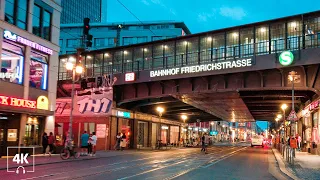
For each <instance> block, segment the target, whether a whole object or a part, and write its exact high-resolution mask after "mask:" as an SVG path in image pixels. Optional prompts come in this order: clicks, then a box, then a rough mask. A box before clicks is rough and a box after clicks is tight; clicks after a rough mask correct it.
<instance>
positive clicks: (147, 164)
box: [33, 147, 236, 180]
mask: <svg viewBox="0 0 320 180" xmlns="http://www.w3.org/2000/svg"><path fill="white" fill-rule="evenodd" d="M235 148H236V147H229V148H226V147H218V148H216V149H214V151H213V152H210V153H208V154H206V155H205V156H210V155H216V154H218V153H221V152H228V151H230V150H233V149H235ZM193 155H200V154H199V149H197V151H193V152H190V153H186V154H183V155H180V156H177V157H174V158H170V159H166V160H165V161H158V162H156V163H154V162H150V161H149V162H145V163H140V164H135V165H134V166H124V167H120V168H114V169H108V170H102V171H98V172H94V173H90V174H85V175H80V176H75V177H72V178H69V177H59V178H54V179H56V180H58V179H83V178H86V177H90V176H96V175H101V174H108V173H111V172H116V171H120V170H124V169H127V168H138V167H150V165H158V164H160V165H161V164H167V163H170V162H175V163H171V164H167V165H161V166H160V167H157V166H155V167H152V168H151V169H150V170H144V172H141V173H137V174H134V175H132V177H136V176H139V175H142V174H147V173H151V172H154V171H156V170H161V169H165V168H168V167H172V166H175V165H179V164H182V163H186V162H192V161H194V160H196V159H197V158H198V157H197V156H193ZM172 156H174V155H172ZM177 159H180V160H179V161H177ZM106 167H107V166H106ZM94 168H95V167H94ZM141 169H142V168H140V170H141ZM77 171H81V170H77ZM54 176H57V174H55V175H54ZM132 177H125V178H120V179H129V178H132ZM51 178H52V176H51ZM33 179H35V178H33Z"/></svg>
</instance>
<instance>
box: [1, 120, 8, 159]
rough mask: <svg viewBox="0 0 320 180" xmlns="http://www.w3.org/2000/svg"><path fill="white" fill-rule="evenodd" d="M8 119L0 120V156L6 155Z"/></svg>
mask: <svg viewBox="0 0 320 180" xmlns="http://www.w3.org/2000/svg"><path fill="white" fill-rule="evenodd" d="M5 125H6V121H4V120H0V157H1V156H6V147H7V141H6V137H7V130H6V127H5Z"/></svg>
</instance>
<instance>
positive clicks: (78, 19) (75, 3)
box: [61, 0, 107, 24]
mask: <svg viewBox="0 0 320 180" xmlns="http://www.w3.org/2000/svg"><path fill="white" fill-rule="evenodd" d="M61 6H62V13H61V24H73V23H82V22H83V18H90V19H91V22H96V23H102V22H107V0H62V2H61Z"/></svg>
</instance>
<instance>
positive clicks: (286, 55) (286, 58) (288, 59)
mask: <svg viewBox="0 0 320 180" xmlns="http://www.w3.org/2000/svg"><path fill="white" fill-rule="evenodd" d="M293 60H294V56H293V54H292V52H290V51H283V52H282V53H281V54H280V56H279V62H280V64H281V65H283V66H288V65H290V64H292V62H293Z"/></svg>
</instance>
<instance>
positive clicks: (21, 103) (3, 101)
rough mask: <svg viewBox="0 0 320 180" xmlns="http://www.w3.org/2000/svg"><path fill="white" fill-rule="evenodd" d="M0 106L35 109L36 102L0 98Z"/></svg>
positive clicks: (6, 97) (5, 97)
mask: <svg viewBox="0 0 320 180" xmlns="http://www.w3.org/2000/svg"><path fill="white" fill-rule="evenodd" d="M0 105H7V106H14V107H24V108H31V109H35V108H36V107H37V102H36V101H30V100H26V99H20V98H14V97H8V96H0Z"/></svg>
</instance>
